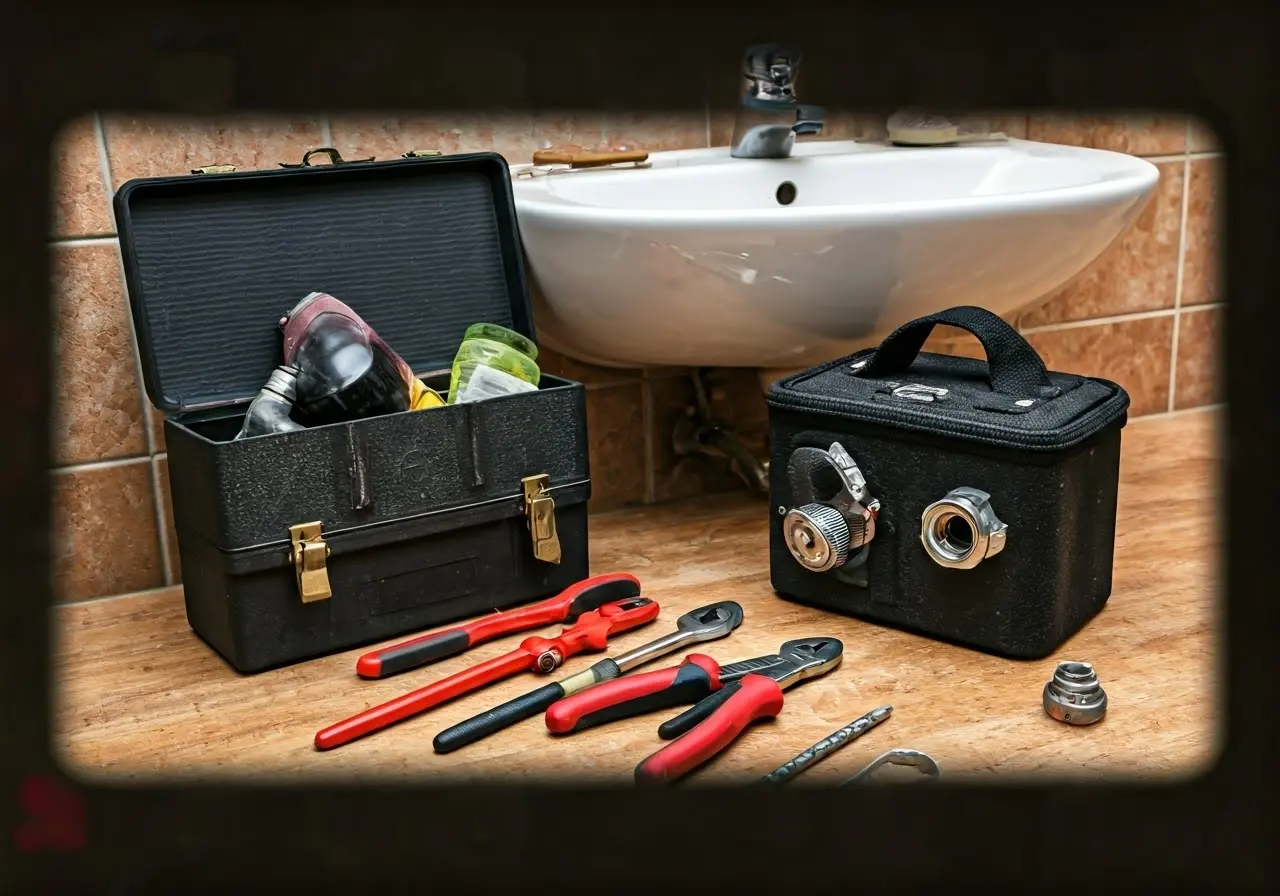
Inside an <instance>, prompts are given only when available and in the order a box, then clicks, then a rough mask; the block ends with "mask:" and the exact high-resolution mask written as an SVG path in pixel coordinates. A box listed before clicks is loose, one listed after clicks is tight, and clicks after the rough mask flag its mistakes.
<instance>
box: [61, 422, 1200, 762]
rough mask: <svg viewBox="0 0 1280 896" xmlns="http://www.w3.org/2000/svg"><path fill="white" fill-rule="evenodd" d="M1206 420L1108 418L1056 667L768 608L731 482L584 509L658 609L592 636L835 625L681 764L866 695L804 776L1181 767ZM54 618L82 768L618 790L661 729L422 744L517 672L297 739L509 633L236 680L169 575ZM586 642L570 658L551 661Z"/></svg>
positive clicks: (779, 740) (808, 739)
mask: <svg viewBox="0 0 1280 896" xmlns="http://www.w3.org/2000/svg"><path fill="white" fill-rule="evenodd" d="M1216 422H1217V416H1216V412H1214V411H1211V410H1210V411H1197V412H1190V413H1184V414H1177V415H1173V416H1168V417H1160V418H1153V419H1148V420H1137V421H1134V422H1132V423H1130V424H1129V426H1128V428H1126V430H1125V433H1124V448H1123V456H1122V473H1121V489H1120V516H1119V524H1118V536H1117V549H1116V569H1115V586H1114V592H1113V595H1112V598H1111V600H1110V603H1109V604H1108V606H1107V607H1106V609H1104V610H1103V612H1102V613H1101V615H1099V616H1098V617H1097V618H1096V619H1095V620H1094V621H1093V622H1092V623H1091V624H1089V625H1088V626H1087V627H1086V628H1085V629H1084V630H1083V631H1082V632H1080V633H1079V634H1078V635H1076V636H1075V637H1074V638H1073V639H1072V640H1071V641H1069V642H1068V643H1067V645H1066V646H1065V647H1063V648H1062V649H1061V650H1060V651H1059V652H1058V654H1057V655H1055V656H1054V657H1052V658H1050V659H1047V660H1043V661H1036V662H1023V661H1012V660H1002V659H997V658H993V657H989V656H986V655H984V654H981V653H977V652H974V651H970V650H965V649H963V648H959V647H953V646H949V645H946V644H941V643H937V642H934V641H931V640H928V639H926V638H923V637H920V636H916V635H911V634H906V633H903V632H899V631H894V630H892V629H888V628H881V627H878V626H875V625H872V624H868V623H864V622H859V621H857V620H854V619H848V618H844V617H840V616H835V615H832V614H828V613H823V612H820V611H817V610H814V609H809V608H806V607H803V606H800V605H797V604H794V603H789V602H786V601H783V600H780V599H779V598H777V597H775V596H774V594H773V592H772V590H771V589H770V587H769V577H768V570H767V548H766V546H767V536H766V520H765V505H763V504H762V503H761V502H760V501H759V500H758V499H753V498H751V497H749V496H746V495H726V496H719V497H716V498H712V499H705V500H701V501H698V500H695V501H687V502H682V503H678V504H671V505H665V506H658V507H650V508H643V509H635V510H623V511H618V512H615V513H611V514H603V515H600V516H597V517H595V518H593V520H592V531H591V537H592V544H591V557H592V569H593V570H596V571H608V570H627V571H631V572H633V573H635V574H636V575H637V576H638V577H639V578H640V580H641V581H642V582H643V583H644V585H645V593H646V594H647V595H648V596H650V597H652V598H654V599H656V600H657V601H659V602H660V603H661V605H662V615H661V616H660V617H659V619H658V620H657V621H655V622H653V623H651V624H650V625H648V626H645V627H643V628H641V629H638V630H635V631H632V632H629V633H627V634H625V635H623V636H621V637H619V638H618V639H616V641H615V642H614V643H613V644H611V649H610V652H611V653H617V652H620V651H622V650H625V649H627V648H629V647H634V646H636V645H639V644H642V643H645V642H646V641H649V640H652V639H653V638H656V637H658V636H660V635H662V634H664V633H665V632H666V631H669V630H670V625H671V623H672V622H673V621H674V620H675V618H676V616H677V615H679V614H680V613H683V612H686V611H688V610H690V609H693V608H694V607H696V606H699V605H701V604H705V603H709V602H711V601H715V600H724V599H733V600H736V601H738V602H739V603H741V604H742V606H743V608H744V610H745V616H746V621H745V622H744V624H743V625H742V627H741V628H740V629H739V630H738V631H737V632H735V633H734V634H733V635H732V636H730V637H728V638H725V639H723V640H720V641H717V642H712V643H710V644H706V645H702V646H701V647H700V648H698V649H700V650H701V651H702V652H705V653H708V654H710V655H712V656H715V657H716V658H717V659H719V660H721V661H723V662H732V661H733V660H737V659H743V658H746V657H750V656H756V655H759V654H762V653H768V652H772V651H774V650H776V648H777V646H778V644H780V643H781V642H782V641H784V640H786V639H788V638H797V637H806V636H812V635H824V634H829V635H833V636H835V637H838V638H840V639H842V640H843V641H844V644H845V655H844V662H843V665H842V666H841V667H840V668H838V669H837V670H835V671H834V672H832V673H830V674H829V675H827V676H825V677H822V678H818V679H814V680H811V681H809V682H806V683H804V684H801V685H799V686H797V687H795V688H793V689H791V690H789V691H788V692H787V698H786V707H785V708H784V710H783V712H782V714H781V715H780V716H779V717H778V718H777V719H776V720H775V721H773V722H763V723H759V724H757V725H756V726H755V727H754V728H753V729H751V730H750V731H748V732H747V733H746V734H745V735H744V736H743V737H742V738H741V739H739V741H738V742H737V743H736V744H735V745H734V746H733V747H731V748H730V749H729V750H728V751H727V752H726V753H724V754H722V756H721V757H720V758H719V759H718V760H716V761H715V762H714V763H712V764H711V765H709V766H707V767H706V768H705V769H704V770H703V771H702V772H700V773H698V775H697V776H696V777H695V778H694V779H692V780H700V781H713V780H723V779H726V778H730V779H737V778H741V777H742V776H747V777H748V778H749V777H750V776H758V775H761V774H764V773H767V772H769V771H771V770H772V769H774V768H775V767H777V766H778V765H781V764H782V763H783V762H785V761H786V760H788V759H790V758H791V757H792V756H793V755H795V754H796V753H798V752H799V751H801V750H803V749H804V748H805V747H808V746H809V745H810V744H812V743H814V742H815V741H818V740H819V739H821V738H823V737H825V736H826V735H827V734H829V733H831V732H832V731H833V730H835V729H837V728H839V727H841V726H842V725H845V724H846V723H848V722H850V721H852V720H853V719H854V718H856V717H858V716H860V715H862V714H863V713H865V712H868V711H870V710H871V709H873V708H875V707H877V706H880V705H883V704H892V705H893V707H894V713H893V716H892V718H891V719H890V720H889V721H887V722H885V723H884V724H882V725H881V726H879V727H878V728H876V729H874V730H873V731H872V732H870V733H868V734H867V735H865V736H864V737H863V738H861V739H860V740H858V741H855V742H854V743H852V744H850V745H849V746H847V747H845V748H844V749H843V750H841V751H840V752H838V753H836V754H834V755H832V756H831V757H830V758H828V759H827V760H826V761H824V762H822V763H821V764H819V765H817V766H815V767H814V768H813V769H812V770H811V771H809V772H806V773H805V774H804V775H802V776H800V777H799V778H798V779H797V780H798V782H803V783H815V782H823V781H827V782H829V781H833V780H840V779H843V778H845V777H847V776H849V775H850V774H852V773H853V772H854V771H856V770H857V769H859V768H861V767H862V766H863V765H864V764H865V763H867V762H869V761H870V760H871V759H873V758H874V757H876V756H878V755H880V753H882V752H884V751H885V750H889V749H892V748H895V747H909V748H913V749H918V750H924V751H925V752H927V753H929V754H930V755H931V756H933V757H934V758H935V759H936V760H937V761H938V763H939V764H940V765H941V767H942V769H943V774H944V775H945V776H959V775H966V776H968V775H982V776H986V775H993V774H999V775H1006V776H1007V775H1018V774H1024V773H1037V774H1043V773H1050V774H1054V775H1085V776H1098V775H1112V774H1114V775H1121V776H1130V775H1134V774H1140V775H1149V774H1158V775H1162V776H1163V775H1174V776H1177V777H1182V776H1186V775H1194V774H1195V773H1197V772H1198V771H1200V770H1203V769H1205V768H1206V767H1207V766H1209V765H1210V764H1212V761H1213V759H1214V756H1215V749H1216V747H1217V745H1218V743H1219V739H1220V733H1219V723H1218V721H1217V718H1216V716H1215V712H1214V706H1215V705H1216V703H1217V701H1218V695H1219V693H1220V686H1221V685H1220V680H1219V675H1220V672H1219V669H1218V666H1217V664H1216V661H1215V660H1216V646H1217V645H1216V629H1217V615H1216V614H1217V612H1218V606H1219V603H1218V601H1217V599H1216V595H1217V583H1218V580H1219V575H1218V572H1217V566H1216V564H1217V558H1218V548H1219V542H1220V537H1219V534H1218V531H1217V525H1216V520H1215V518H1214V516H1213V508H1214V506H1215V500H1214V496H1215V495H1216V493H1217V487H1216V486H1217V469H1218V466H1217V463H1216V461H1217V458H1218V455H1219V452H1218V446H1217V430H1216ZM56 614H57V620H58V623H59V625H58V631H59V632H60V633H61V640H60V643H59V644H58V646H57V660H56V663H57V668H56V678H55V686H56V695H55V701H56V724H57V728H58V730H57V736H56V741H57V743H58V745H59V746H60V749H61V750H62V758H63V760H64V762H65V763H66V765H67V766H68V769H69V770H72V771H74V772H75V773H76V774H79V775H82V776H84V777H87V778H98V777H99V776H108V777H111V778H115V777H119V776H124V777H129V778H150V777H153V776H156V775H163V776H169V775H175V774H180V775H184V776H188V775H194V776H200V777H208V776H210V775H218V776H223V775H236V776H243V775H259V774H263V773H266V774H268V775H271V776H272V777H278V776H281V775H288V776H292V775H295V774H298V773H301V774H304V775H310V776H316V775H319V776H325V775H331V776H335V777H338V778H342V779H348V780H349V779H350V778H351V777H352V776H353V775H362V774H366V773H367V774H370V775H375V776H417V775H426V776H441V775H448V776H450V777H451V778H452V779H454V780H457V778H459V777H462V778H471V779H477V778H478V779H484V780H489V781H492V780H495V779H499V778H509V777H515V778H525V779H530V778H534V779H539V778H551V777H560V776H571V777H572V778H574V779H576V780H579V781H581V780H597V781H612V782H618V783H624V784H626V783H630V781H631V780H632V778H631V774H632V770H633V768H634V767H635V765H636V763H637V762H638V761H639V760H640V759H642V758H643V757H644V756H646V755H648V754H649V753H650V752H651V751H653V750H654V749H656V748H657V747H658V746H660V745H661V743H662V742H661V741H659V740H658V738H657V735H656V727H657V725H658V723H659V722H660V721H662V720H663V719H665V718H667V717H669V716H670V715H673V714H674V713H668V714H665V715H654V716H645V717H641V718H639V719H633V720H628V721H625V722H619V723H614V724H610V725H607V726H604V727H601V728H596V729H592V730H589V731H586V732H582V733H580V734H576V735H572V736H571V737H568V738H554V737H553V736H552V735H550V734H549V733H548V732H547V731H546V729H545V727H544V726H543V724H542V722H541V719H540V718H537V719H530V720H528V721H525V722H522V723H521V724H519V725H518V726H516V727H514V728H510V729H508V730H506V731H503V732H501V733H499V734H497V735H495V736H493V737H490V738H488V739H486V740H483V741H480V742H479V743H476V744H473V745H471V746H469V747H466V748H464V749H462V750H460V751H458V752H456V753H453V754H449V755H444V756H439V755H436V754H435V753H434V752H433V751H432V748H431V739H432V737H433V736H434V735H435V734H436V733H437V732H439V731H440V730H442V729H443V728H445V727H447V726H449V725H452V724H454V723H455V722H458V721H460V720H462V719H464V718H467V717H468V716H471V715H473V714H475V713H476V712H479V711H481V710H483V709H485V708H488V707H491V706H494V705H496V704H498V703H500V702H502V701H504V700H507V699H510V698H511V697H514V696H517V695H518V694H521V693H524V692H525V691H528V690H531V689H532V688H534V687H537V686H539V685H541V684H544V683H546V682H547V680H548V679H546V678H543V677H541V676H533V675H529V674H522V675H519V676H517V677H516V678H514V679H510V680H508V681H506V682H504V683H501V684H498V685H495V686H492V687H489V688H485V689H484V690H482V691H479V692H477V693H474V694H471V695H469V696H467V697H464V698H462V699H459V700H457V701H455V702H453V703H451V704H447V705H445V706H443V707H440V708H437V709H436V710H434V711H432V712H429V713H427V714H424V715H422V716H419V717H418V718H416V719H413V720H410V721H407V722H405V723H402V724H400V725H398V726H395V727H393V728H391V729H388V730H386V731H383V732H380V733H378V734H375V735H373V736H370V737H367V738H365V739H362V740H360V741H356V742H354V743H351V744H348V745H346V746H344V747H341V748H338V749H336V750H332V751H330V752H325V753H321V752H318V751H316V750H315V749H314V748H313V747H312V738H313V736H314V734H315V732H316V731H318V730H319V729H320V728H323V727H324V726H326V725H328V724H331V723H333V722H336V721H338V720H340V719H342V718H344V717H346V716H348V715H350V714H352V713H354V712H357V711H359V710H361V709H364V708H365V707H368V706H372V705H374V704H376V703H380V702H382V701H384V700H386V699H389V698H391V697H394V696H396V695H398V694H401V693H404V692H406V691H408V690H411V689H413V688H416V687H420V686H421V685H422V684H424V683H427V682H429V681H432V680H434V679H436V678H438V677H442V676H444V675H447V674H449V673H451V672H454V671H456V670H458V669H461V668H464V667H466V666H469V665H471V664H473V663H476V662H478V661H480V660H484V659H487V658H490V657H493V656H497V655H499V654H501V653H504V652H506V651H508V650H510V649H511V648H512V647H513V646H514V645H515V644H516V643H518V640H519V638H520V637H524V635H521V636H513V637H510V638H504V639H501V640H499V641H497V642H492V643H489V644H486V645H483V646H481V647H479V648H477V649H476V650H473V651H471V652H470V653H467V654H464V655H462V656H460V657H455V658H453V659H451V660H447V661H445V662H442V663H439V664H436V665H434V666H431V667H427V668H424V669H421V670H417V671H414V672H410V673H407V674H405V675H401V676H397V677H395V678H391V679H387V680H384V681H379V682H367V681H362V680H360V679H358V678H357V677H356V676H355V672H354V665H355V659H356V657H357V656H358V655H359V654H361V653H363V652H364V650H366V649H368V648H364V649H362V650H353V651H348V652H346V653H342V654H337V655H335V656H331V657H327V658H324V659H319V660H314V661H311V662H306V663H301V664H299V665H296V666H293V667H291V668H286V669H281V670H278V671H274V672H267V673H263V674H260V675H255V676H240V675H238V674H236V673H235V672H234V671H232V670H231V669H230V667H228V666H227V665H226V664H224V663H223V661H222V660H221V659H220V658H219V657H218V656H216V655H215V654H214V653H213V652H212V650H211V649H210V648H208V647H206V646H205V645H204V644H203V642H201V641H199V640H198V639H197V638H196V636H195V635H194V634H193V633H192V632H191V631H190V629H189V628H188V627H187V623H186V619H185V617H184V614H183V607H182V597H181V591H180V589H176V588H174V589H168V590H165V591H161V592H150V593H146V594H140V595H133V596H126V597H118V598H110V599H105V600H100V601H94V602H89V603H83V604H77V605H71V606H64V607H60V608H58V609H57V610H56ZM558 630H559V627H558V626H556V627H552V628H550V629H547V630H545V631H543V632H540V634H553V633H554V632H556V631H558ZM682 655H683V653H677V654H676V655H673V656H671V657H669V658H663V659H661V660H657V661H655V662H654V663H651V664H650V665H649V666H647V667H643V668H644V669H646V670H648V669H655V668H661V667H663V666H666V665H671V664H673V663H675V662H678V661H679V658H680V656H682ZM599 658H600V655H589V654H588V655H580V656H577V657H575V658H573V659H571V660H569V661H568V662H567V663H566V664H565V666H564V667H563V670H562V672H561V673H559V674H560V675H562V674H569V673H573V672H577V671H579V670H581V669H584V668H586V667H587V666H589V665H590V664H591V663H593V662H595V661H596V660H597V659H599ZM1063 659H1080V660H1086V661H1089V662H1092V663H1093V664H1094V665H1095V666H1096V668H1097V670H1098V674H1099V676H1100V677H1101V680H1102V684H1103V686H1104V687H1105V688H1106V690H1107V693H1108V695H1109V698H1110V706H1109V710H1108V715H1107V717H1106V719H1104V720H1103V721H1102V722H1101V723H1099V724H1097V725H1094V726H1092V727H1088V728H1073V727H1069V726H1067V725H1063V724H1061V723H1059V722H1055V721H1053V720H1052V719H1050V718H1049V717H1048V716H1046V715H1045V714H1044V712H1043V710H1042V709H1041V703H1040V701H1041V689H1042V688H1043V686H1044V683H1045V682H1046V681H1047V680H1048V678H1049V676H1050V675H1051V674H1052V672H1053V668H1054V665H1055V664H1056V662H1058V661H1059V660H1063Z"/></svg>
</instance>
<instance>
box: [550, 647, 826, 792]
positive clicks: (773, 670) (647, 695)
mask: <svg viewBox="0 0 1280 896" xmlns="http://www.w3.org/2000/svg"><path fill="white" fill-rule="evenodd" d="M843 656H844V645H843V644H841V643H840V641H839V640H837V639H836V638H825V637H818V638H800V639H798V640H794V641H787V642H786V643H784V644H783V645H782V646H781V647H780V648H778V652H777V653H776V654H772V655H769V656H759V657H754V658H752V659H749V660H741V661H740V662H736V663H731V664H729V665H727V666H721V665H720V664H719V663H717V662H716V661H715V660H713V659H712V658H711V657H709V656H703V655H702V654H690V655H689V656H687V657H685V660H684V662H683V663H681V664H680V665H678V666H671V667H670V668H667V669H659V670H657V671H655V672H648V673H645V674H643V675H624V676H622V677H621V678H616V679H614V680H613V681H608V682H605V683H603V684H599V685H596V686H595V687H593V688H589V689H587V690H585V691H581V692H579V693H577V694H574V695H572V696H570V697H566V698H565V699H563V700H560V701H558V702H556V703H553V704H552V705H551V706H550V707H549V708H548V709H547V714H546V721H547V727H548V728H549V729H550V730H551V731H553V732H556V733H558V734H561V733H568V732H570V731H581V730H582V729H584V728H591V727H594V726H596V725H600V724H604V723H606V722H612V721H616V720H618V719H624V718H627V717H629V716H634V715H638V714H640V713H645V712H653V711H654V710H658V709H666V708H669V707H672V706H678V705H680V704H683V703H693V704H694V706H692V707H691V708H690V709H687V710H685V711H684V712H682V713H681V714H680V715H678V716H676V717H675V718H673V719H669V720H668V721H666V722H664V723H663V724H662V725H661V726H659V728H658V736H659V737H661V738H662V739H663V740H670V741H671V743H669V744H667V745H666V746H665V747H663V748H662V749H661V750H658V751H657V752H656V753H654V754H653V755H651V756H649V757H648V758H647V759H645V760H644V761H643V762H641V763H640V764H639V765H638V766H636V770H635V776H636V781H637V783H642V784H651V783H667V782H671V781H674V780H676V779H677V778H681V777H683V776H684V775H686V774H688V773H689V772H691V771H693V770H694V769H695V768H697V767H698V766H700V765H702V764H703V763H704V762H706V761H708V760H709V759H711V758H712V757H713V756H715V755H716V754H718V753H720V752H721V751H722V750H724V749H725V748H726V747H728V746H729V745H730V744H731V743H733V741H734V740H735V739H737V737H738V735H740V734H741V733H742V732H743V731H744V730H745V729H746V728H747V726H748V725H750V724H751V723H752V722H754V721H755V720H756V719H762V718H772V717H773V716H776V715H777V714H778V713H779V712H780V711H781V710H782V702H783V697H782V692H783V691H785V690H786V689H787V688H789V687H791V686H792V685H795V684H798V683H799V682H801V681H804V680H806V679H809V678H813V677H814V676H817V675H825V674H826V673H828V672H830V671H831V670H832V669H835V668H836V667H837V666H839V665H840V661H841V658H842V657H843Z"/></svg>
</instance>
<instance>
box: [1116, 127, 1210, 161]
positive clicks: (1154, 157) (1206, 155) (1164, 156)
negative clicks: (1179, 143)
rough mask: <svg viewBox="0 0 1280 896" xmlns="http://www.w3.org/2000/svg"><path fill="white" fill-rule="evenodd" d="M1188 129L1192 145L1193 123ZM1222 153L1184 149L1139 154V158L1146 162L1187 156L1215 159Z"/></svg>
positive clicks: (1179, 158)
mask: <svg viewBox="0 0 1280 896" xmlns="http://www.w3.org/2000/svg"><path fill="white" fill-rule="evenodd" d="M1187 129H1188V134H1187V145H1188V146H1190V145H1191V134H1190V129H1191V125H1187ZM1221 155H1222V153H1220V152H1217V151H1215V150H1206V151H1204V152H1191V151H1189V150H1186V149H1184V150H1183V151H1182V152H1177V153H1162V154H1160V155H1151V156H1137V158H1139V159H1142V160H1143V161H1144V162H1151V163H1152V164H1156V163H1159V162H1181V161H1183V160H1184V159H1187V158H1191V159H1214V158H1217V157H1218V156H1221Z"/></svg>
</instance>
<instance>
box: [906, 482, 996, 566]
mask: <svg viewBox="0 0 1280 896" xmlns="http://www.w3.org/2000/svg"><path fill="white" fill-rule="evenodd" d="M1008 531H1009V527H1008V525H1007V524H1005V523H1004V522H1002V521H1001V520H1000V518H999V517H998V516H996V512H995V511H994V510H993V509H992V508H991V496H990V495H989V494H987V493H986V492H984V491H982V490H981V489H976V488H969V487H967V486H964V487H961V488H953V489H952V490H951V491H949V492H947V494H946V495H945V496H944V497H943V498H942V500H940V501H934V502H933V503H932V504H930V505H929V506H928V507H926V508H925V509H924V513H923V514H921V516H920V542H921V544H923V545H924V550H925V553H926V554H928V555H929V558H930V559H931V560H933V562H934V563H937V564H938V565H939V566H945V567H948V568H950V569H973V568H974V567H975V566H977V565H978V564H979V563H981V562H982V561H983V560H986V559H988V558H989V557H994V556H995V555H996V554H998V553H1000V552H1001V551H1003V550H1004V546H1005V541H1006V536H1007V533H1008Z"/></svg>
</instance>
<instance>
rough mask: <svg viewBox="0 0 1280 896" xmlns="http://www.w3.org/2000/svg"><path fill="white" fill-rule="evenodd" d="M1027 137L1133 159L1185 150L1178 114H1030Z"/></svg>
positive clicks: (1184, 122)
mask: <svg viewBox="0 0 1280 896" xmlns="http://www.w3.org/2000/svg"><path fill="white" fill-rule="evenodd" d="M1027 136H1028V138H1029V139H1031V140H1038V141H1040V142H1042V143H1063V144H1066V145H1068V146H1089V147H1093V148H1094V149H1110V150H1113V151H1115V152H1126V153H1130V154H1131V155H1137V156H1161V155H1173V154H1176V153H1180V152H1185V151H1186V148H1187V120H1186V118H1185V117H1184V116H1181V115H1141V114H1139V115H1124V114H1119V115H1090V114H1087V113H1078V114H1066V113H1060V112H1047V113H1038V114H1037V113H1033V114H1032V115H1031V120H1030V122H1029V124H1028V127H1027Z"/></svg>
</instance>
